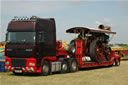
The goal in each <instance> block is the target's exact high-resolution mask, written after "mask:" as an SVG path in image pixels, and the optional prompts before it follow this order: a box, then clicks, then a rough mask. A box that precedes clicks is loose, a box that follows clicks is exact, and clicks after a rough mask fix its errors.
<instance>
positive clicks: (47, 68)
mask: <svg viewBox="0 0 128 85" xmlns="http://www.w3.org/2000/svg"><path fill="white" fill-rule="evenodd" d="M41 74H42V75H43V76H47V75H49V74H50V64H49V62H48V61H44V62H43V65H42V72H41Z"/></svg>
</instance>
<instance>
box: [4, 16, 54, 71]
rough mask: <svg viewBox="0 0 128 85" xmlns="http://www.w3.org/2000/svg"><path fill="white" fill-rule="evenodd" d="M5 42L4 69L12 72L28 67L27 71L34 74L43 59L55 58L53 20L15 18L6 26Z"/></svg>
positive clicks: (33, 17)
mask: <svg viewBox="0 0 128 85" xmlns="http://www.w3.org/2000/svg"><path fill="white" fill-rule="evenodd" d="M6 41H7V44H6V47H5V55H6V56H7V58H6V61H7V62H6V69H8V70H12V71H13V72H14V70H16V69H22V68H21V67H23V68H24V69H27V68H26V67H28V71H29V70H31V71H33V72H35V70H36V69H37V68H38V69H40V68H39V67H40V66H41V60H42V59H43V58H44V57H46V56H48V57H49V56H50V57H53V58H54V56H56V26H55V20H54V18H47V19H43V18H39V17H36V16H32V17H31V18H26V17H23V18H21V17H15V18H14V19H12V20H11V21H10V22H9V24H8V27H7V34H6ZM27 65H28V66H27ZM31 66H35V67H34V68H31ZM30 68H31V69H30ZM24 71H26V70H24Z"/></svg>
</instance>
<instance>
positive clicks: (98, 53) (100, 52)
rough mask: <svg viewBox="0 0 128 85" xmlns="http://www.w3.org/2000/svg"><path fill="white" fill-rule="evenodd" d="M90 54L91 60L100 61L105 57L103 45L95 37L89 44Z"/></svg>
mask: <svg viewBox="0 0 128 85" xmlns="http://www.w3.org/2000/svg"><path fill="white" fill-rule="evenodd" d="M89 52H90V56H91V59H92V60H93V61H96V62H100V61H102V59H103V58H104V57H105V54H104V47H103V46H102V42H100V41H99V40H98V39H95V40H93V41H92V43H91V44H90V49H89Z"/></svg>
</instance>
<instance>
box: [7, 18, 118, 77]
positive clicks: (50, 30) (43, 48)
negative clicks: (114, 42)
mask: <svg viewBox="0 0 128 85" xmlns="http://www.w3.org/2000/svg"><path fill="white" fill-rule="evenodd" d="M100 27H102V28H103V26H100ZM66 32H67V33H74V34H78V37H77V38H75V39H73V40H72V41H71V42H70V44H69V48H68V50H65V49H63V47H62V41H60V40H56V26H55V19H54V18H48V19H45V18H39V17H36V16H32V17H31V18H18V17H15V18H14V19H12V20H11V21H10V22H9V24H8V28H7V34H6V42H7V43H6V46H5V55H6V56H7V57H6V61H5V69H6V71H12V72H13V73H14V74H23V73H38V74H41V75H44V76H46V75H49V74H51V73H52V72H61V73H68V72H76V71H78V69H79V68H88V67H99V66H119V65H120V56H117V55H115V52H114V51H112V50H111V49H110V48H109V47H107V40H105V39H104V38H105V36H107V35H106V34H116V33H115V32H111V31H110V30H103V29H98V30H95V29H89V28H86V27H74V28H70V29H67V30H66Z"/></svg>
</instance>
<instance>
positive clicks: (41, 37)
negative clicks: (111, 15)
mask: <svg viewBox="0 0 128 85" xmlns="http://www.w3.org/2000/svg"><path fill="white" fill-rule="evenodd" d="M44 41H45V33H44V32H38V36H37V43H38V44H40V43H44Z"/></svg>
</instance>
